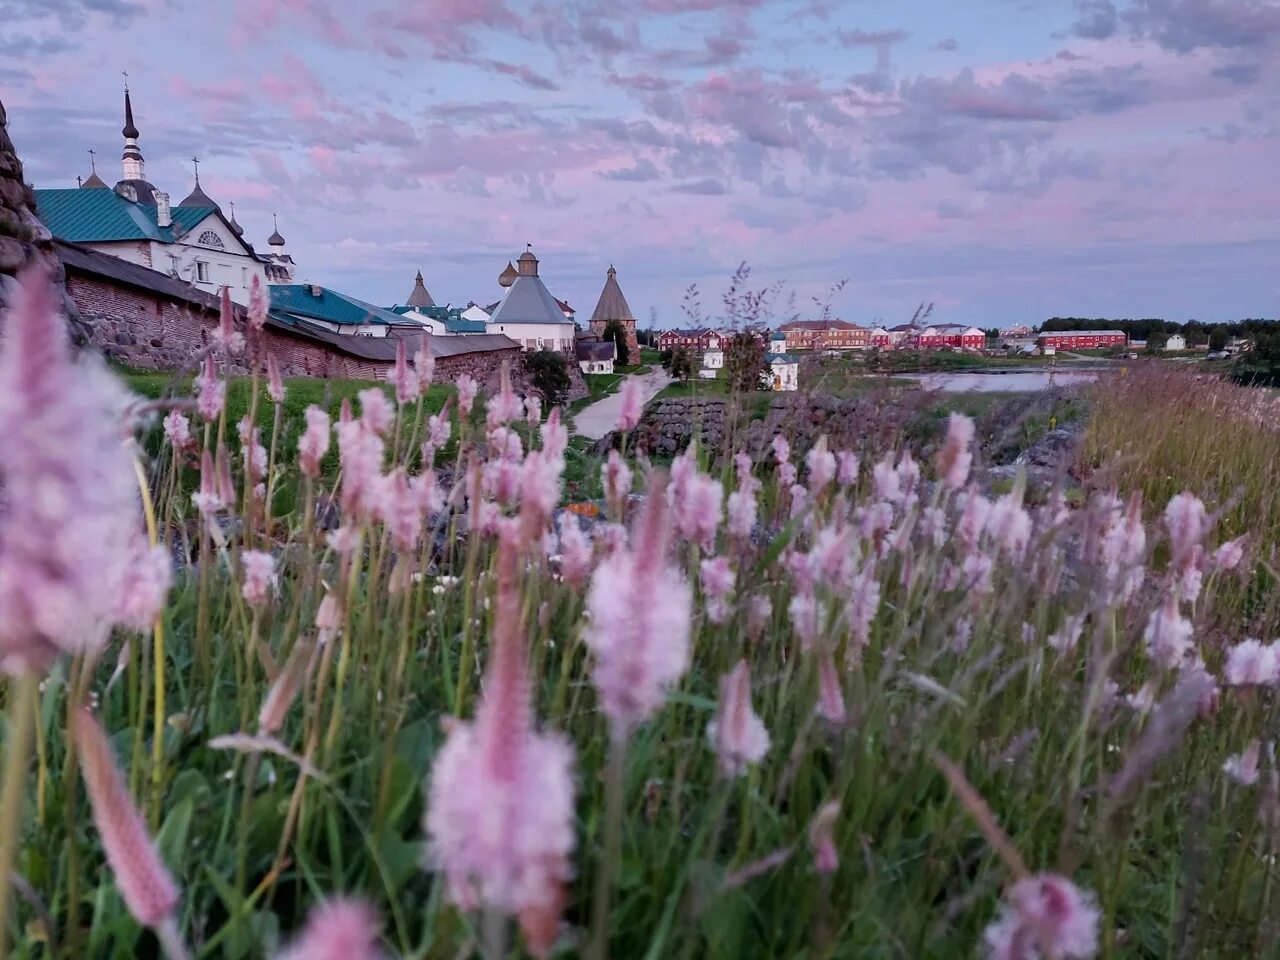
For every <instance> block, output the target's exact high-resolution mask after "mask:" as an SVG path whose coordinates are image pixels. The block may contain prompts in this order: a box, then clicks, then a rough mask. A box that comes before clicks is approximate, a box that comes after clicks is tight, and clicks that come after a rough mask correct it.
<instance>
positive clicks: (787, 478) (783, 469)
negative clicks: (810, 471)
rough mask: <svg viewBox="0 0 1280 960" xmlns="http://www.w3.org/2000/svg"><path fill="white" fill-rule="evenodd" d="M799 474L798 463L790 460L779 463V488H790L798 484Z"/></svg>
mask: <svg viewBox="0 0 1280 960" xmlns="http://www.w3.org/2000/svg"><path fill="white" fill-rule="evenodd" d="M799 475H800V474H799V471H797V470H796V465H795V464H794V463H792V462H791V461H790V460H787V461H786V462H784V463H780V464H778V488H779V489H781V490H790V489H791V488H792V487H794V486H795V485H796V477H798V476H799Z"/></svg>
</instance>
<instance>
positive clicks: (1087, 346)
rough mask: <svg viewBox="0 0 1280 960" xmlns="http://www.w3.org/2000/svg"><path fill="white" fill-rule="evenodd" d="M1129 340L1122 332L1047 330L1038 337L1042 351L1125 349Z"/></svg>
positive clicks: (1037, 341) (1037, 340)
mask: <svg viewBox="0 0 1280 960" xmlns="http://www.w3.org/2000/svg"><path fill="white" fill-rule="evenodd" d="M1128 342H1129V338H1128V337H1127V336H1125V334H1124V332H1123V331H1120V330H1046V331H1045V332H1044V333H1041V334H1040V335H1039V336H1038V337H1036V343H1037V344H1038V345H1039V346H1040V349H1041V350H1044V348H1045V347H1054V348H1055V349H1058V350H1106V349H1109V348H1111V347H1124V346H1126V345H1127V344H1128Z"/></svg>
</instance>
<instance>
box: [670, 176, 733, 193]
mask: <svg viewBox="0 0 1280 960" xmlns="http://www.w3.org/2000/svg"><path fill="white" fill-rule="evenodd" d="M671 190H672V192H673V193H692V194H696V195H698V196H703V197H719V196H723V195H724V194H726V193H728V192H729V188H728V187H726V186H725V185H724V183H722V182H721V181H719V180H717V179H715V178H714V177H704V178H703V179H701V180H692V181H690V182H688V183H678V184H676V185H675V186H673V187H672V188H671Z"/></svg>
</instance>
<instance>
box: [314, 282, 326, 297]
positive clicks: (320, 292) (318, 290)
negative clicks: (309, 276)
mask: <svg viewBox="0 0 1280 960" xmlns="http://www.w3.org/2000/svg"><path fill="white" fill-rule="evenodd" d="M311 295H312V296H313V297H316V298H319V297H323V296H324V287H322V286H320V285H319V284H318V283H313V284H312V285H311Z"/></svg>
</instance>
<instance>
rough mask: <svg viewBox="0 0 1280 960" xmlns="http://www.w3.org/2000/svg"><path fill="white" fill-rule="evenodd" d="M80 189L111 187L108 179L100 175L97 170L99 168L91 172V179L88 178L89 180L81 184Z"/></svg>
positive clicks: (104, 188)
mask: <svg viewBox="0 0 1280 960" xmlns="http://www.w3.org/2000/svg"><path fill="white" fill-rule="evenodd" d="M80 189H82V190H99V189H101V190H106V189H109V188H108V187H107V181H105V180H103V179H102V178H101V177H100V176H98V171H97V170H95V171H93V173H91V174H89V179H88V180H86V181H85V182H84V183H82V184H80Z"/></svg>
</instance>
